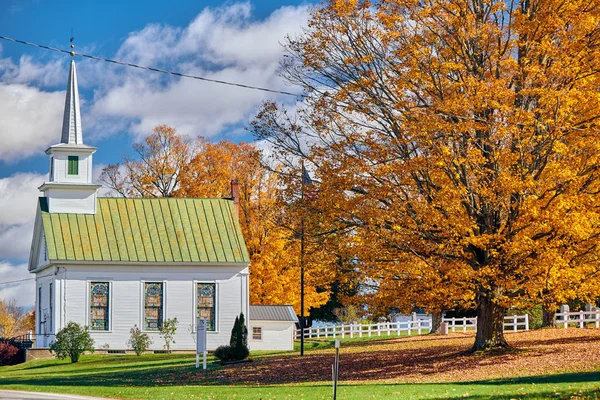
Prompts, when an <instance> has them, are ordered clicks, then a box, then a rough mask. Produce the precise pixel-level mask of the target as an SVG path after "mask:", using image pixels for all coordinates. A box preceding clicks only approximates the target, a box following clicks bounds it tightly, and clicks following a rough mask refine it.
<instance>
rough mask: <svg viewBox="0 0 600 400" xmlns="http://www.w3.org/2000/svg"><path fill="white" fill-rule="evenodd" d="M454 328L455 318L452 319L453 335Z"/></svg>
mask: <svg viewBox="0 0 600 400" xmlns="http://www.w3.org/2000/svg"><path fill="white" fill-rule="evenodd" d="M455 327H456V318H455V317H452V333H454V328H455Z"/></svg>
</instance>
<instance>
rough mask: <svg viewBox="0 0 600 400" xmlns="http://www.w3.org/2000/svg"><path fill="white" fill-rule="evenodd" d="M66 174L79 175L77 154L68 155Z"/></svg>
mask: <svg viewBox="0 0 600 400" xmlns="http://www.w3.org/2000/svg"><path fill="white" fill-rule="evenodd" d="M67 174H68V175H79V156H69V159H68V164H67Z"/></svg>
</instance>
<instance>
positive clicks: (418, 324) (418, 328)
mask: <svg viewBox="0 0 600 400" xmlns="http://www.w3.org/2000/svg"><path fill="white" fill-rule="evenodd" d="M417 333H418V334H419V335H420V334H421V320H420V319H419V320H417Z"/></svg>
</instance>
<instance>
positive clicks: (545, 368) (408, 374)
mask: <svg viewBox="0 0 600 400" xmlns="http://www.w3.org/2000/svg"><path fill="white" fill-rule="evenodd" d="M508 340H509V342H510V343H511V344H512V345H513V346H514V349H515V351H513V352H510V353H508V354H504V355H493V356H489V355H486V356H482V355H467V354H465V353H464V352H465V350H468V349H469V348H470V346H471V344H472V342H473V334H472V333H471V334H469V333H467V334H462V333H455V334H451V335H450V336H447V337H441V336H429V335H427V336H421V337H416V336H413V337H400V338H395V337H393V338H385V339H384V338H381V339H378V338H372V339H367V338H361V339H358V338H354V339H345V340H344V341H343V342H342V349H341V356H340V362H341V364H340V388H339V393H340V397H339V398H343V399H361V400H363V399H367V398H368V399H388V398H394V399H430V400H431V399H459V398H463V397H469V398H474V399H494V400H510V399H525V398H526V399H548V398H554V399H596V398H600V329H568V330H562V329H555V330H541V331H532V332H522V333H515V334H508ZM332 347H333V346H332V341H329V342H318V343H317V342H310V343H307V348H308V349H309V350H308V351H307V354H306V355H305V356H304V357H300V356H299V355H298V353H297V352H295V353H284V354H282V353H278V354H273V353H271V354H267V353H264V352H263V353H262V354H261V353H255V354H254V355H253V361H252V362H251V363H248V364H237V365H229V366H225V367H221V366H219V365H218V364H214V363H212V361H213V360H214V359H213V358H212V356H211V359H210V360H209V367H210V368H209V370H208V371H203V370H201V369H200V370H198V369H196V368H195V367H194V363H195V362H194V361H195V360H194V355H193V354H154V355H153V354H146V355H143V356H141V357H137V356H135V355H126V356H114V355H111V356H102V355H86V356H83V357H82V358H81V361H80V362H78V363H76V364H71V363H69V362H68V360H62V361H61V360H52V359H50V360H36V361H32V362H28V363H25V364H21V365H16V366H12V367H0V389H9V388H10V389H19V390H27V391H43V392H57V393H76V394H87V395H94V396H104V397H113V398H133V399H156V400H158V399H174V398H176V399H222V398H228V399H229V398H236V399H265V400H266V399H286V400H292V399H293V400H296V399H306V400H309V399H310V400H314V399H330V398H331V393H332V392H331V364H332V362H333V357H334V349H333V348H332Z"/></svg>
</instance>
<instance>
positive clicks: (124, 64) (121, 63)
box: [0, 35, 303, 98]
mask: <svg viewBox="0 0 600 400" xmlns="http://www.w3.org/2000/svg"><path fill="white" fill-rule="evenodd" d="M0 39H2V40H7V41H9V42H14V43H19V44H24V45H27V46H32V47H38V48H40V49H45V50H50V51H55V52H58V53H65V54H69V55H71V56H79V57H84V58H89V59H92V60H98V61H106V62H109V63H112V64H118V65H123V66H125V67H132V68H138V69H143V70H146V71H153V72H159V73H161V74H167V75H174V76H179V77H182V78H191V79H197V80H200V81H205V82H212V83H219V84H221V85H228V86H235V87H240V88H243V89H252V90H261V91H263V92H269V93H276V94H283V95H286V96H294V97H296V98H301V97H303V96H302V95H299V94H295V93H291V92H285V91H281V90H275V89H268V88H264V87H260V86H252V85H245V84H243V83H236V82H228V81H223V80H219V79H210V78H204V77H202V76H196V75H189V74H183V73H181V72H174V71H168V70H165V69H160V68H153V67H146V66H143V65H138V64H132V63H128V62H124V61H118V60H111V59H110V58H103V57H97V56H92V55H90V54H84V53H77V52H75V51H70V50H64V49H59V48H56V47H50V46H45V45H42V44H37V43H32V42H27V41H25V40H19V39H14V38H10V37H7V36H1V35H0Z"/></svg>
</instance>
